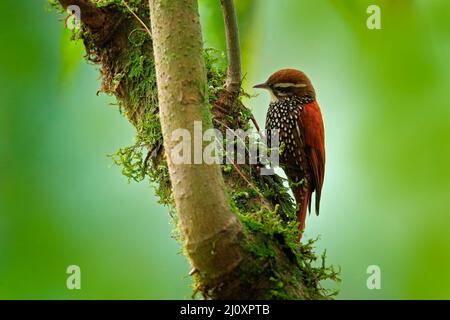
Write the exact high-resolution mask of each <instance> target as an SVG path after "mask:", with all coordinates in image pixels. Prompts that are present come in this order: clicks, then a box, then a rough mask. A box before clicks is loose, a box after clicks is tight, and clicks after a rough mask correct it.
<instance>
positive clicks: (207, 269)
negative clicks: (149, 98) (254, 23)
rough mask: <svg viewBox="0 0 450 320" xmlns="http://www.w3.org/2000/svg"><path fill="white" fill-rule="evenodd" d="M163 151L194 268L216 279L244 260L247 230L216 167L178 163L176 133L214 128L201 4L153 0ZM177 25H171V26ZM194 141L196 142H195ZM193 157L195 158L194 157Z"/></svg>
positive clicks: (153, 31) (183, 0) (192, 134)
mask: <svg viewBox="0 0 450 320" xmlns="http://www.w3.org/2000/svg"><path fill="white" fill-rule="evenodd" d="M150 18H151V26H152V28H151V29H152V35H153V47H154V54H155V62H156V74H157V83H158V100H159V108H160V117H161V118H160V119H161V125H162V133H163V139H164V149H165V150H166V159H167V162H168V166H169V172H170V178H171V181H172V192H173V195H174V199H175V205H176V209H177V213H178V218H179V226H180V228H181V231H182V235H183V238H184V240H185V247H186V249H187V253H188V255H189V257H190V259H191V262H192V265H193V267H194V268H195V269H196V270H198V271H199V272H201V273H203V274H207V275H208V278H211V279H217V278H219V277H221V276H223V275H224V274H228V273H229V272H231V271H232V270H234V268H236V267H237V266H238V265H239V263H240V261H241V259H242V255H243V252H242V248H241V247H240V245H239V239H240V238H241V237H242V227H241V225H240V223H239V221H238V220H237V218H236V216H235V215H234V214H232V213H231V211H230V208H229V206H228V201H227V196H226V194H225V189H224V183H223V179H222V174H221V172H220V167H219V165H217V164H213V165H208V164H205V163H201V164H175V163H174V162H173V159H172V157H171V152H170V151H171V150H173V149H174V148H175V146H176V145H177V144H178V143H179V141H174V140H172V133H173V132H174V131H175V130H179V129H185V130H187V131H188V132H189V133H190V136H191V137H194V135H195V133H194V122H196V121H197V122H200V123H201V124H202V127H203V130H206V129H209V128H211V127H212V125H211V119H210V115H209V110H208V106H207V102H208V92H207V90H206V89H207V86H206V69H205V63H204V58H203V41H202V35H201V29H200V23H199V15H198V9H197V1H196V0H178V1H170V0H169V1H168V0H150ZM168 21H172V22H171V23H167V22H168ZM192 141H193V142H194V140H192ZM194 157H195V156H194V154H193V155H192V157H191V159H192V160H193V159H194Z"/></svg>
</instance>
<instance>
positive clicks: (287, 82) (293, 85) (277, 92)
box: [253, 69, 316, 102]
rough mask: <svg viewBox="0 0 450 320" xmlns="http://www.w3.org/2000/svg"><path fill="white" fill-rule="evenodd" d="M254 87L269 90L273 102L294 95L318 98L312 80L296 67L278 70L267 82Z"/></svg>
mask: <svg viewBox="0 0 450 320" xmlns="http://www.w3.org/2000/svg"><path fill="white" fill-rule="evenodd" d="M253 88H259V89H266V90H269V92H270V94H271V95H272V101H273V102H275V101H278V100H280V99H283V98H286V97H292V96H297V97H305V96H309V97H310V98H312V99H315V98H316V93H315V91H314V87H313V86H312V84H311V81H310V80H309V79H308V77H307V76H306V75H305V74H304V73H303V72H301V71H299V70H295V69H283V70H280V71H277V72H275V73H274V74H272V75H271V76H270V77H269V79H268V80H267V81H266V82H264V83H261V84H258V85H256V86H254V87H253Z"/></svg>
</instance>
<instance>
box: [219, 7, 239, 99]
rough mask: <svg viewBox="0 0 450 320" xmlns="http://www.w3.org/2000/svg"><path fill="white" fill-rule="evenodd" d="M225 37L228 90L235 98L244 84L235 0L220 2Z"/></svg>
mask: <svg viewBox="0 0 450 320" xmlns="http://www.w3.org/2000/svg"><path fill="white" fill-rule="evenodd" d="M220 4H221V6H222V13H223V20H224V23H225V36H226V42H227V56H228V73H227V80H226V89H227V90H228V92H229V93H230V94H232V95H233V96H234V97H237V96H238V95H239V92H240V90H241V82H242V70H241V48H240V43H239V29H238V23H237V17H236V11H235V9H234V4H233V0H220Z"/></svg>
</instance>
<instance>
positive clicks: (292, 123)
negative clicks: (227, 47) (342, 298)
mask: <svg viewBox="0 0 450 320" xmlns="http://www.w3.org/2000/svg"><path fill="white" fill-rule="evenodd" d="M254 88H261V89H266V90H268V91H269V92H270V94H271V96H272V101H271V103H270V105H269V110H268V112H267V117H266V129H267V130H274V129H275V130H276V129H278V130H279V139H280V141H279V143H280V146H281V147H282V146H283V145H284V148H283V151H282V152H281V154H280V166H281V167H282V168H283V170H284V172H285V173H286V175H287V177H288V179H289V180H290V182H291V185H292V191H293V193H294V196H295V199H296V201H297V205H298V207H299V209H298V213H297V219H298V222H299V225H300V234H299V241H300V239H301V237H302V233H303V230H304V229H305V220H306V211H307V208H308V207H309V211H310V212H311V197H312V193H313V192H314V191H315V192H316V214H317V215H319V208H320V195H321V192H322V185H323V179H324V174H325V133H324V127H323V120H322V114H321V112H320V108H319V105H318V104H317V101H316V93H315V90H314V88H313V86H312V84H311V81H310V80H309V79H308V77H307V76H306V75H305V74H304V73H303V72H301V71H298V70H294V69H283V70H280V71H277V72H275V73H274V74H273V75H271V76H270V78H269V79H268V80H267V81H266V82H265V83H262V84H259V85H256V86H254ZM269 143H270V142H269Z"/></svg>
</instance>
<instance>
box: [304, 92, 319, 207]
mask: <svg viewBox="0 0 450 320" xmlns="http://www.w3.org/2000/svg"><path fill="white" fill-rule="evenodd" d="M300 120H301V125H302V129H303V136H304V146H305V152H306V155H307V157H308V160H309V164H310V168H311V170H312V174H311V176H312V177H313V182H314V183H313V187H312V190H311V193H312V192H313V191H315V192H316V214H317V215H318V214H319V210H320V196H321V193H322V186H323V180H324V176H325V132H324V127H323V120H322V113H321V112H320V108H319V105H318V104H317V102H316V101H314V102H312V103H309V104H305V105H304V106H303V111H302V112H301V114H300Z"/></svg>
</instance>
